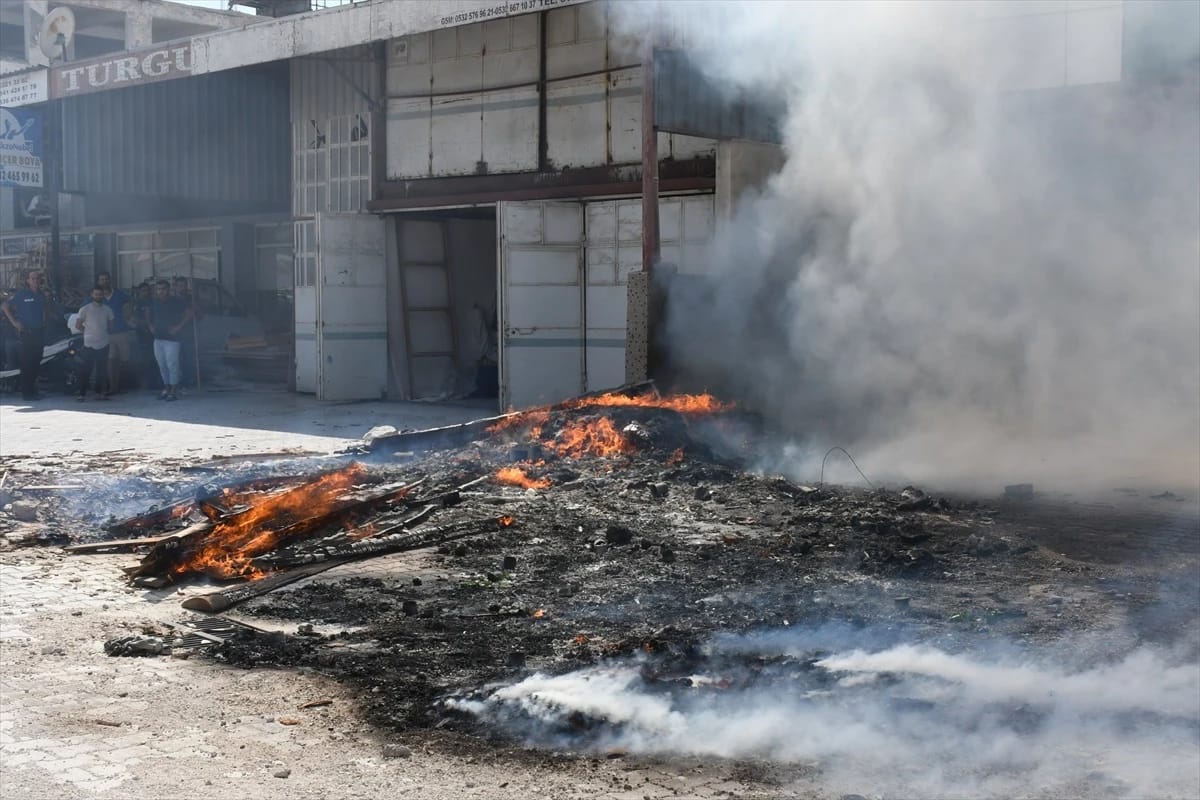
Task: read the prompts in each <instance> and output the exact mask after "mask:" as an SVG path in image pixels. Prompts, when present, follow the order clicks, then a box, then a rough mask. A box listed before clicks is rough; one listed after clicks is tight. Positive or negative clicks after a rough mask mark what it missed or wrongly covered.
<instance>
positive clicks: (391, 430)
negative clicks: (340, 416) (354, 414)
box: [362, 425, 399, 442]
mask: <svg viewBox="0 0 1200 800" xmlns="http://www.w3.org/2000/svg"><path fill="white" fill-rule="evenodd" d="M397 433H399V431H398V430H396V428H395V427H394V426H392V425H376V426H375V427H374V428H371V430H369V431H367V432H366V433H364V434H363V437H362V438H363V441H367V442H369V441H371V440H372V439H382V438H383V437H384V436H394V435H395V434H397Z"/></svg>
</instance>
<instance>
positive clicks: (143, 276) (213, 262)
mask: <svg viewBox="0 0 1200 800" xmlns="http://www.w3.org/2000/svg"><path fill="white" fill-rule="evenodd" d="M220 233H221V232H220V229H218V228H197V229H192V230H166V231H150V232H139V233H121V234H117V276H116V277H117V283H118V285H120V286H123V287H126V288H128V287H132V286H137V285H138V284H139V283H141V282H142V281H148V280H152V279H156V278H167V279H168V280H170V279H172V278H187V279H188V281H189V283H190V282H193V281H196V280H211V281H219V280H220V279H221V248H220Z"/></svg>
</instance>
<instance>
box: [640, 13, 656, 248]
mask: <svg viewBox="0 0 1200 800" xmlns="http://www.w3.org/2000/svg"><path fill="white" fill-rule="evenodd" d="M643 47H644V51H643V54H642V271H643V272H653V271H654V267H655V265H656V264H657V263H658V257H659V246H658V131H657V129H656V128H655V126H654V36H653V35H648V36H647V37H646V42H645V44H644V46H643Z"/></svg>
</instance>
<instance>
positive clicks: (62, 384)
mask: <svg viewBox="0 0 1200 800" xmlns="http://www.w3.org/2000/svg"><path fill="white" fill-rule="evenodd" d="M82 348H83V335H82V334H73V335H68V336H66V337H65V338H60V339H58V340H57V341H55V342H52V343H50V344H47V345H45V346H44V347H43V348H42V368H41V371H40V372H39V374H38V383H39V384H40V385H41V386H42V387H43V388H45V389H48V390H49V391H52V392H61V393H64V394H71V393H73V392H75V391H76V390H77V388H78V386H79V370H80V367H81V366H82V365H83V359H82V358H81V355H80V352H79V351H80V350H81V349H82ZM20 374H21V370H20V369H6V370H3V371H0V388H2V389H3V390H4V391H15V390H16V388H17V378H18V376H19V375H20Z"/></svg>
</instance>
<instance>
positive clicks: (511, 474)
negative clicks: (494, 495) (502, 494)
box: [496, 467, 550, 489]
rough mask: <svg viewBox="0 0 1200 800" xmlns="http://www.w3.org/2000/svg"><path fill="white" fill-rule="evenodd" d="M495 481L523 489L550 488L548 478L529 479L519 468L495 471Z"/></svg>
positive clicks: (503, 468) (502, 468)
mask: <svg viewBox="0 0 1200 800" xmlns="http://www.w3.org/2000/svg"><path fill="white" fill-rule="evenodd" d="M496 481H497V482H499V483H504V484H508V485H509V486H520V487H522V488H525V489H548V488H549V487H550V479H549V478H530V477H529V476H528V475H526V474H525V472H524V470H522V469H520V468H519V467H501V468H500V469H498V470H496Z"/></svg>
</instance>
